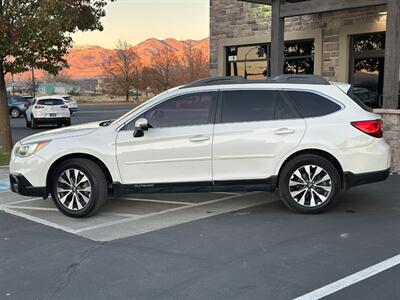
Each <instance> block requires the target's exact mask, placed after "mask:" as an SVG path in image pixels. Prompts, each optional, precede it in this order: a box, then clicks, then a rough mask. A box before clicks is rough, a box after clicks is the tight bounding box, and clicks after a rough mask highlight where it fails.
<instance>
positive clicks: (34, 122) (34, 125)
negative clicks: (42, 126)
mask: <svg viewBox="0 0 400 300" xmlns="http://www.w3.org/2000/svg"><path fill="white" fill-rule="evenodd" d="M31 125H32V128H33V129H37V128H38V124H37V121H36V120H35V118H34V117H33V116H31Z"/></svg>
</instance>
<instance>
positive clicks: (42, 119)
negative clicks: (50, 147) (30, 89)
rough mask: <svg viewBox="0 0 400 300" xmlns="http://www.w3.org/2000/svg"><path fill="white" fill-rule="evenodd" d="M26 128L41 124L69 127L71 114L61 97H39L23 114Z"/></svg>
mask: <svg viewBox="0 0 400 300" xmlns="http://www.w3.org/2000/svg"><path fill="white" fill-rule="evenodd" d="M25 119H26V127H32V128H37V127H38V125H42V124H57V125H58V126H62V125H65V126H71V113H70V112H69V109H68V105H66V104H65V103H64V99H63V98H61V97H39V98H36V99H34V100H33V103H32V105H29V107H28V109H27V110H26V113H25Z"/></svg>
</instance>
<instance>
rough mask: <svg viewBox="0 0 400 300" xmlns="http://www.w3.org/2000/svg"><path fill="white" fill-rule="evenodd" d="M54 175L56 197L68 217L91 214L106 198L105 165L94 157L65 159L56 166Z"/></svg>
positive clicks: (52, 192)
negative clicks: (97, 162) (98, 162)
mask: <svg viewBox="0 0 400 300" xmlns="http://www.w3.org/2000/svg"><path fill="white" fill-rule="evenodd" d="M52 178H53V181H52V183H51V195H52V198H53V201H54V203H55V205H56V206H57V208H58V209H59V210H60V211H61V212H62V213H63V214H65V215H67V216H69V217H73V218H84V217H89V216H91V215H93V214H95V213H96V212H97V211H98V210H99V209H100V208H101V206H102V205H103V204H104V203H105V201H106V200H107V193H108V184H107V179H106V177H105V175H104V172H103V171H102V169H101V168H100V167H99V166H98V165H97V164H96V163H95V162H93V161H91V160H88V159H83V158H82V159H70V160H66V161H64V162H62V163H61V164H60V165H58V166H57V167H56V169H55V170H54V173H53V174H52Z"/></svg>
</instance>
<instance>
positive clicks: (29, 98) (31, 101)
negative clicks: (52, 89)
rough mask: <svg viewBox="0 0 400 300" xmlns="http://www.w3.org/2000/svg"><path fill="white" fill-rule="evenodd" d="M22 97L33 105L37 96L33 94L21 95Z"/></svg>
mask: <svg viewBox="0 0 400 300" xmlns="http://www.w3.org/2000/svg"><path fill="white" fill-rule="evenodd" d="M21 97H23V98H24V99H25V100H26V101H27V103H28V106H29V105H32V103H33V101H34V100H35V97H33V96H21Z"/></svg>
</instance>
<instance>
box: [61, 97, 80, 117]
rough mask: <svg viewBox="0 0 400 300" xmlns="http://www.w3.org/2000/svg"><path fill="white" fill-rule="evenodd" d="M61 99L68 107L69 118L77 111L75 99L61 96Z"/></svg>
mask: <svg viewBox="0 0 400 300" xmlns="http://www.w3.org/2000/svg"><path fill="white" fill-rule="evenodd" d="M61 98H63V99H64V103H65V104H66V105H67V106H68V108H69V111H70V113H71V116H72V114H73V113H76V112H77V111H78V103H77V102H76V100H75V99H73V98H72V97H71V96H69V95H65V96H61Z"/></svg>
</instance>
